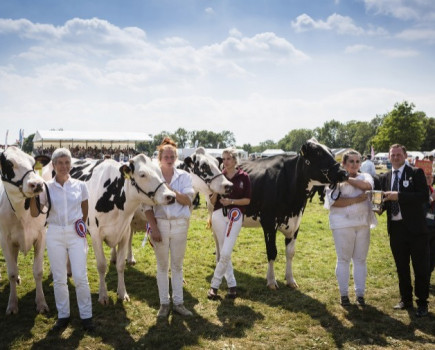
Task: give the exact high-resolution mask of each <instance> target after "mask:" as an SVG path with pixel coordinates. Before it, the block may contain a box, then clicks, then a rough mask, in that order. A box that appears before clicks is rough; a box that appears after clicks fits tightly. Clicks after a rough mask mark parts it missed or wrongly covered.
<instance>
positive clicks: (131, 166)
mask: <svg viewBox="0 0 435 350" xmlns="http://www.w3.org/2000/svg"><path fill="white" fill-rule="evenodd" d="M130 170H131V173H132V174H134V161H133V160H132V159H130Z"/></svg>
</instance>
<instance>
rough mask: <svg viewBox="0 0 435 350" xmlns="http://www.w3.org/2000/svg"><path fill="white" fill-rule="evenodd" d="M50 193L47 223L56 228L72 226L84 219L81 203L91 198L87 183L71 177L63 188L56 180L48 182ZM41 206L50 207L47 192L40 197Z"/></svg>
mask: <svg viewBox="0 0 435 350" xmlns="http://www.w3.org/2000/svg"><path fill="white" fill-rule="evenodd" d="M47 187H48V190H49V191H50V200H51V209H50V214H49V216H48V218H47V223H48V224H52V225H56V226H71V225H73V224H74V223H75V222H76V221H77V220H78V219H81V218H83V213H82V207H81V203H82V202H83V201H85V200H87V199H88V198H89V192H88V188H87V187H86V183H84V182H83V181H80V180H76V179H73V178H72V177H71V176H69V178H68V180H67V181H65V183H64V184H63V186H61V185H60V184H59V183H58V182H57V181H56V178H53V179H51V180H50V181H48V182H47ZM39 199H40V201H41V204H43V205H45V206H48V205H49V204H48V203H47V196H46V193H45V191H44V192H43V193H41V194H40V195H39Z"/></svg>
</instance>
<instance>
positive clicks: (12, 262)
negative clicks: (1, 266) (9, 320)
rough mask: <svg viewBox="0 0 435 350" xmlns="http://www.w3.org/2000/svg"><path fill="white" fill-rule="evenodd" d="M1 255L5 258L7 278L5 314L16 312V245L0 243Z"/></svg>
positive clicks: (17, 281) (17, 279)
mask: <svg viewBox="0 0 435 350" xmlns="http://www.w3.org/2000/svg"><path fill="white" fill-rule="evenodd" d="M2 250H3V255H4V257H5V260H6V266H7V270H8V278H9V288H10V291H9V301H8V306H7V308H6V315H10V314H16V313H18V296H17V283H19V276H18V264H17V258H18V247H14V246H13V245H12V244H4V245H2Z"/></svg>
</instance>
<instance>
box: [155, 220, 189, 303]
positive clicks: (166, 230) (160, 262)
mask: <svg viewBox="0 0 435 350" xmlns="http://www.w3.org/2000/svg"><path fill="white" fill-rule="evenodd" d="M157 226H158V228H159V231H160V234H161V236H162V241H161V242H154V241H152V243H153V246H154V252H155V254H156V260H157V287H158V288H159V297H160V304H169V301H170V296H169V277H168V271H169V253H170V255H171V286H172V301H173V303H174V304H175V305H179V304H182V303H183V260H184V253H185V252H186V243H187V231H188V229H189V219H175V220H165V219H157Z"/></svg>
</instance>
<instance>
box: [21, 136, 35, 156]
mask: <svg viewBox="0 0 435 350" xmlns="http://www.w3.org/2000/svg"><path fill="white" fill-rule="evenodd" d="M33 137H35V134H30V135H29V136H27V137H25V138H24V141H23V148H22V150H23V152H26V153H28V154H31V153H32V151H33Z"/></svg>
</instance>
